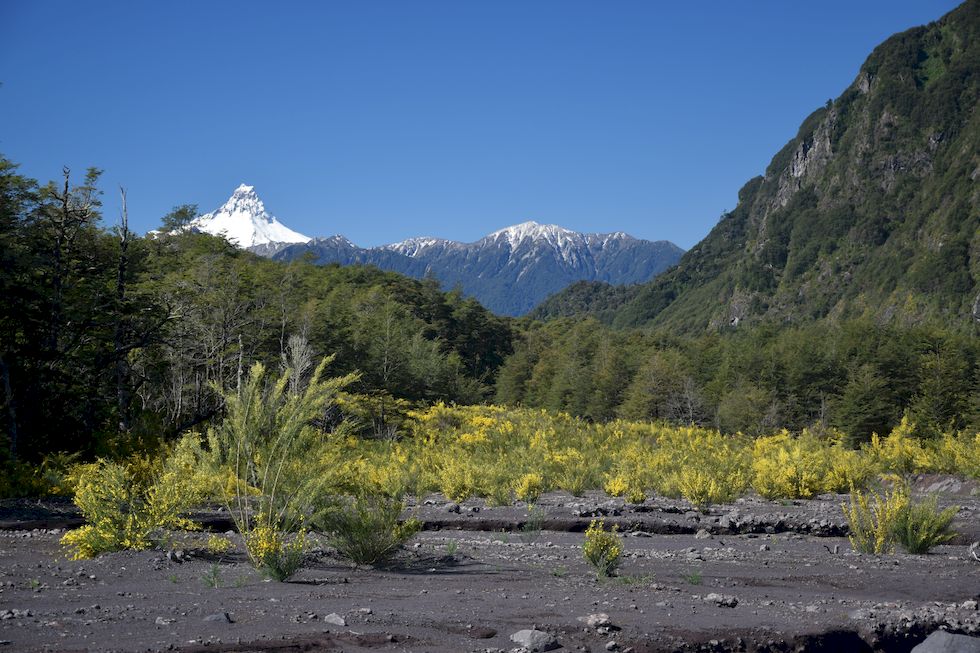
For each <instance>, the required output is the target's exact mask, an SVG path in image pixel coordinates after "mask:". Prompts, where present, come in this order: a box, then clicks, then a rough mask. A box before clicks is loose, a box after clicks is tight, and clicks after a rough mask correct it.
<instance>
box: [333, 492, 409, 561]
mask: <svg viewBox="0 0 980 653" xmlns="http://www.w3.org/2000/svg"><path fill="white" fill-rule="evenodd" d="M404 509H405V504H404V503H403V502H402V501H400V500H398V499H393V498H391V497H384V496H380V495H362V496H356V497H348V498H345V499H341V500H339V501H337V502H335V503H334V504H332V505H330V506H328V507H327V508H326V509H324V510H322V511H321V512H320V514H319V515H318V517H317V522H316V524H317V526H318V528H319V529H320V530H322V531H324V532H325V533H327V536H328V538H329V542H330V545H331V546H333V547H334V548H335V549H337V552H338V553H339V554H340V555H342V556H343V557H345V558H347V559H348V560H351V561H352V562H354V563H356V564H359V565H374V564H378V563H381V562H384V561H385V560H387V559H388V558H390V557H391V556H392V555H393V554H394V553H395V552H396V551H397V550H398V549H399V548H400V547H401V546H402V545H403V544H405V542H407V541H408V540H409V539H410V538H411V537H412V536H413V535H415V534H416V533H418V532H419V530H421V528H422V524H421V523H420V522H419V521H418V520H417V519H415V518H409V519H407V520H405V521H404V522H402V521H400V518H401V514H402V511H403V510H404Z"/></svg>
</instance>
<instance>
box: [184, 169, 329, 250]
mask: <svg viewBox="0 0 980 653" xmlns="http://www.w3.org/2000/svg"><path fill="white" fill-rule="evenodd" d="M190 227H191V229H195V230H197V231H203V232H205V233H209V234H212V235H215V236H224V237H225V238H227V239H228V240H229V241H230V242H232V243H234V244H235V245H238V246H239V247H243V248H248V247H255V246H257V245H266V244H268V243H306V242H309V241H310V238H309V236H304V235H303V234H301V233H298V232H296V231H293V230H292V229H290V228H289V227H287V226H286V225H284V224H282V223H281V222H279V221H278V220H277V219H276V218H275V216H273V215H270V214H269V212H268V211H266V210H265V204H263V203H262V200H260V199H259V196H258V195H256V193H255V187H254V186H246V185H245V184H242V185H241V186H239V187H238V188H236V189H235V192H234V193H232V195H231V197H230V198H229V199H228V201H227V202H225V203H224V204H223V205H222V206H221V208H219V209H217V210H216V211H212V212H211V213H205V214H204V215H201V216H198V217H197V218H195V219H194V220H193V221H192V222H191V224H190Z"/></svg>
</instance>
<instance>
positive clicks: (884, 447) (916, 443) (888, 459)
mask: <svg viewBox="0 0 980 653" xmlns="http://www.w3.org/2000/svg"><path fill="white" fill-rule="evenodd" d="M914 430H915V424H913V423H912V422H911V420H910V419H909V416H908V415H905V416H904V417H902V421H901V423H899V425H898V426H896V427H895V428H894V429H892V432H891V433H889V434H888V437H886V438H881V437H880V436H879V435H878V434H877V433H875V434H872V436H871V443H870V444H869V445H868V446H867V448H866V453H867V455H868V456H870V457H871V459H872V460H873V461H875V463H876V464H877V465H878V466H879V468H880V469H881V470H882V471H885V472H894V473H896V474H910V473H914V472H929V471H933V470H934V469H935V465H934V461H933V457H932V456H931V455H930V453H929V450H928V449H927V448H926V446H924V445H923V443H922V441H921V440H919V439H918V438H916V437H915V436H914V435H913V431H914Z"/></svg>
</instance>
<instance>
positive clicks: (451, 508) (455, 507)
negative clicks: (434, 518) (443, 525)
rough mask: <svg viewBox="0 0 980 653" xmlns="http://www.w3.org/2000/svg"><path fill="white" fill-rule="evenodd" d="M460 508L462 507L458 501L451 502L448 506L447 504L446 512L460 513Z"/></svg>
mask: <svg viewBox="0 0 980 653" xmlns="http://www.w3.org/2000/svg"><path fill="white" fill-rule="evenodd" d="M459 510H460V508H459V504H458V503H450V504H449V505H448V506H446V512H452V513H455V514H457V515H458V514H459Z"/></svg>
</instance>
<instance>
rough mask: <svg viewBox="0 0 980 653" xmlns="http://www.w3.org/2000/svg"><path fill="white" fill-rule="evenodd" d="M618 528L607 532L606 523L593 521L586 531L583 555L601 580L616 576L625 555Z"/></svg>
mask: <svg viewBox="0 0 980 653" xmlns="http://www.w3.org/2000/svg"><path fill="white" fill-rule="evenodd" d="M616 530H617V527H616V526H613V527H612V530H609V531H607V530H606V527H605V522H604V521H602V520H599V519H593V520H592V523H591V524H589V527H588V528H587V529H586V531H585V544H583V545H582V555H584V556H585V559H586V561H587V562H588V563H589V564H590V565H592V567H593V568H594V569H595V571H596V575H597V576H598V577H599V578H606V577H608V576H614V575H615V574H616V569H618V568H619V563H620V559H621V558H622V555H623V542H622V540H621V539H620V537H619V535H618V534H617V533H616Z"/></svg>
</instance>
